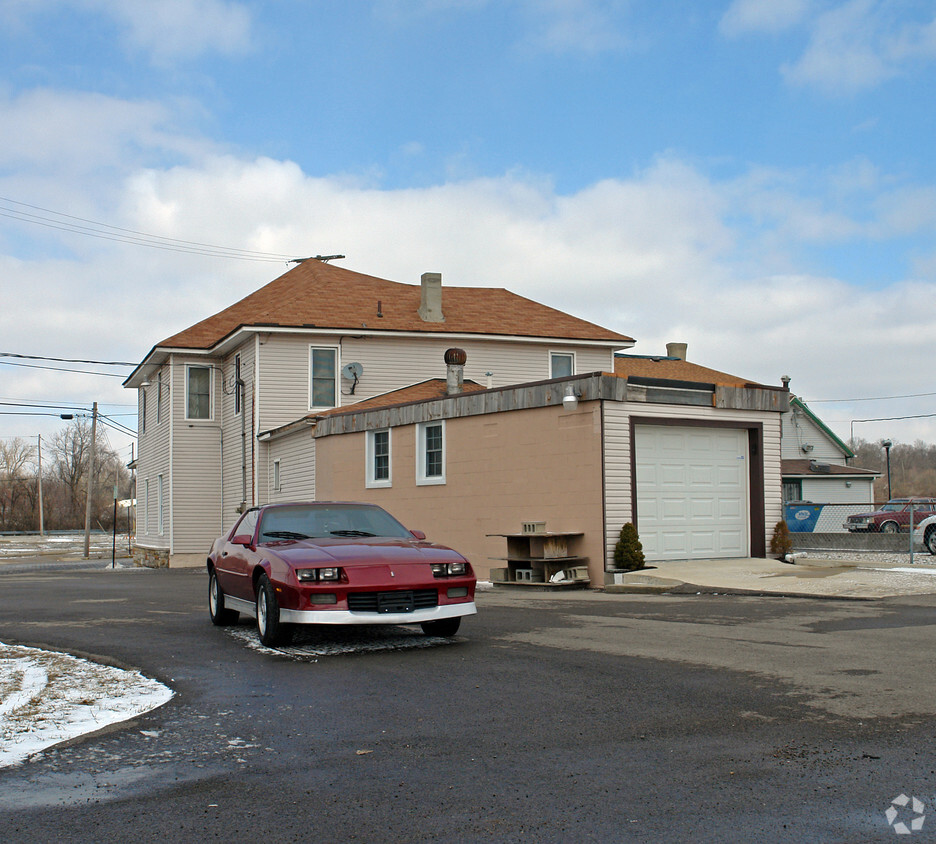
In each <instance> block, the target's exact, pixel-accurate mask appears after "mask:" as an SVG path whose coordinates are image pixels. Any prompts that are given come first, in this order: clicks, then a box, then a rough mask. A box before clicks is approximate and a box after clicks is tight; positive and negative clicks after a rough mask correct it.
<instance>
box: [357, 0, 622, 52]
mask: <svg viewBox="0 0 936 844" xmlns="http://www.w3.org/2000/svg"><path fill="white" fill-rule="evenodd" d="M374 4H375V5H374V8H375V10H376V13H377V14H378V15H380V16H382V17H383V18H385V19H387V20H392V21H394V22H397V23H405V22H407V21H409V20H411V19H413V18H414V17H426V16H428V15H441V14H460V13H466V12H478V11H481V10H483V9H485V8H488V7H490V6H492V5H498V6H507V7H513V8H514V9H516V10H518V11H519V13H520V15H521V18H522V20H523V25H524V27H525V29H524V31H523V32H522V34H521V35H520V37H519V40H518V47H519V48H520V49H522V50H525V51H530V52H534V53H558V54H569V53H584V54H594V53H602V52H605V51H609V50H620V49H622V48H624V47H626V46H628V44H629V39H628V38H627V37H626V35H625V34H624V33H623V32H622V29H621V18H622V17H623V14H624V12H625V10H626V8H627V7H628V6H629V5H630V0H374Z"/></svg>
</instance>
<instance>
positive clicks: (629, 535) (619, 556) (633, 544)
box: [614, 522, 644, 571]
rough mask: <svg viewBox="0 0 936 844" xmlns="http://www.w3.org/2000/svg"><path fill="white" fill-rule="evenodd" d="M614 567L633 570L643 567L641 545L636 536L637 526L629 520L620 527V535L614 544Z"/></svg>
mask: <svg viewBox="0 0 936 844" xmlns="http://www.w3.org/2000/svg"><path fill="white" fill-rule="evenodd" d="M614 567H615V568H618V569H624V570H625V571H635V570H637V569H642V568H643V567H644V553H643V545H641V544H640V539H639V537H638V536H637V528H635V527H634V525H633V524H632V523H631V522H626V523H625V524H624V525H623V526H622V527H621V535H620V538H619V539H618V541H617V545H615V546H614Z"/></svg>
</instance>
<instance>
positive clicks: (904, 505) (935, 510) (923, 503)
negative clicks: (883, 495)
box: [843, 498, 936, 533]
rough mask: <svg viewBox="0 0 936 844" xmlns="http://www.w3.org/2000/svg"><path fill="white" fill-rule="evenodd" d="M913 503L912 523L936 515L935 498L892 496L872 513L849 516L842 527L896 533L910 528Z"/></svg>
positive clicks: (916, 523)
mask: <svg viewBox="0 0 936 844" xmlns="http://www.w3.org/2000/svg"><path fill="white" fill-rule="evenodd" d="M911 503H912V504H913V524H914V526H916V525H918V524H919V523H920V522H921V521H923V519H925V518H926V517H927V516H932V515H936V498H892V499H891V500H890V501H888V502H887V504H885V505H884V506H883V507H881V509H880V510H875V511H874V512H873V513H857V514H856V515H854V516H849V517H848V519H847V520H846V521H845V524H844V525H843V527H844V528H845V529H846V530H850V531H852V532H855V531H869V532H872V533H877V532H880V533H897V531H900V530H909V529H910V505H911Z"/></svg>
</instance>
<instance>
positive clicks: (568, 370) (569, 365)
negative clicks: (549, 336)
mask: <svg viewBox="0 0 936 844" xmlns="http://www.w3.org/2000/svg"><path fill="white" fill-rule="evenodd" d="M569 375H575V352H550V353H549V377H550V378H566V377H567V376H569Z"/></svg>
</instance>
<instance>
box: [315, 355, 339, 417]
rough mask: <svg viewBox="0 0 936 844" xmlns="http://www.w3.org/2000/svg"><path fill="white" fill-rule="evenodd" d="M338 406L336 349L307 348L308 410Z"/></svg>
mask: <svg viewBox="0 0 936 844" xmlns="http://www.w3.org/2000/svg"><path fill="white" fill-rule="evenodd" d="M337 406H338V349H337V348H335V347H333V346H310V347H309V409H310V410H311V409H312V408H316V407H337Z"/></svg>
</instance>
